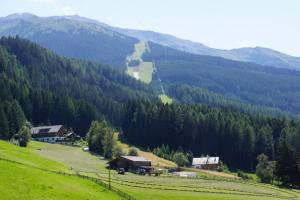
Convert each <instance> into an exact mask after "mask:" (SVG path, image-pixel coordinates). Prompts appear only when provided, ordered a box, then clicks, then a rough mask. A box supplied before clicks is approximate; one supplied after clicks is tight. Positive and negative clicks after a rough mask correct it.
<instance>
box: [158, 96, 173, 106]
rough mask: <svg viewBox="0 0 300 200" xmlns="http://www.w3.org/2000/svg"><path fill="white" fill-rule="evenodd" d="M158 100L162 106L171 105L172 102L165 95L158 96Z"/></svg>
mask: <svg viewBox="0 0 300 200" xmlns="http://www.w3.org/2000/svg"><path fill="white" fill-rule="evenodd" d="M159 98H160V100H161V101H162V102H163V103H164V104H171V103H172V102H173V100H172V99H171V98H170V97H168V96H167V95H165V94H161V95H159Z"/></svg>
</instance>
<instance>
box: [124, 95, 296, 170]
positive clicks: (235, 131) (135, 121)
mask: <svg viewBox="0 0 300 200" xmlns="http://www.w3.org/2000/svg"><path fill="white" fill-rule="evenodd" d="M126 111H127V113H126V114H125V116H126V117H125V118H124V122H123V126H122V128H123V131H124V135H125V136H126V138H128V140H129V141H130V142H132V143H133V144H135V145H138V146H142V147H144V148H150V149H153V148H155V147H157V146H163V145H164V146H166V145H167V146H169V147H170V148H171V149H172V150H175V151H176V150H177V149H178V148H182V149H183V150H184V151H186V152H192V153H193V155H194V157H197V156H201V155H206V154H208V155H211V156H213V155H216V156H220V157H221V158H222V160H223V161H224V162H225V163H228V165H229V166H230V167H231V168H232V169H244V170H254V168H255V166H256V164H257V163H256V162H257V161H256V158H257V156H258V155H259V154H261V153H264V154H265V155H267V156H268V157H269V158H270V159H271V160H274V159H276V152H277V149H278V144H279V141H281V140H284V141H287V142H288V143H289V144H291V146H292V147H293V148H294V149H295V150H296V152H297V153H298V155H300V133H299V130H300V122H299V121H298V120H293V119H288V118H286V117H272V116H267V115H260V114H249V113H247V112H239V111H236V110H234V109H230V108H227V109H226V108H210V107H208V106H206V105H184V104H172V105H168V104H167V105H165V104H162V103H159V102H157V103H153V102H143V101H134V102H130V103H128V104H127V106H126Z"/></svg>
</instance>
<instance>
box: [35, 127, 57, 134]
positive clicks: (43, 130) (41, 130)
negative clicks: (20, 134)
mask: <svg viewBox="0 0 300 200" xmlns="http://www.w3.org/2000/svg"><path fill="white" fill-rule="evenodd" d="M61 128H62V125H55V126H38V127H33V128H31V134H39V133H56V132H58V131H59V130H60V129H61Z"/></svg>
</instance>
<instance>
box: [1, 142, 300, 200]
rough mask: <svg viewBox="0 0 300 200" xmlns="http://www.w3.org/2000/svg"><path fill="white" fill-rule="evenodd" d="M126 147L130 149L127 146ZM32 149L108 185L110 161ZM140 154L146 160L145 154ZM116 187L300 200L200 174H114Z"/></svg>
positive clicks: (198, 197) (159, 195)
mask: <svg viewBox="0 0 300 200" xmlns="http://www.w3.org/2000/svg"><path fill="white" fill-rule="evenodd" d="M1 145H2V143H1ZM123 147H124V148H125V149H126V148H128V146H126V145H125V144H123ZM29 148H31V150H30V151H31V153H33V152H35V153H37V154H39V155H40V156H42V157H44V158H45V159H47V160H48V159H51V160H55V161H58V162H61V163H63V164H64V166H68V167H67V168H64V167H62V166H60V167H62V168H64V169H66V170H67V169H69V170H70V169H71V168H70V166H72V170H71V171H73V172H75V171H76V172H77V173H80V174H83V175H88V176H91V177H95V178H98V179H101V180H103V181H105V182H107V181H108V170H107V169H105V166H106V162H107V161H106V160H103V159H102V158H101V157H98V156H95V155H92V154H90V153H88V152H83V151H82V150H81V149H80V148H77V147H69V146H63V145H56V144H54V145H53V144H47V143H37V142H32V143H30V146H29ZM140 153H141V155H143V156H145V155H144V154H142V152H141V151H140ZM2 155H3V154H2ZM145 157H146V156H145ZM51 162H53V161H51ZM53 163H56V162H53ZM112 186H114V187H117V188H119V189H120V190H122V191H124V192H126V193H128V194H130V195H132V196H134V197H135V198H136V199H137V200H153V199H155V200H165V199H167V200H182V199H192V200H203V199H210V200H239V199H243V200H265V199H270V200H282V199H290V200H297V199H300V192H299V191H295V190H286V189H280V188H278V187H275V186H271V185H266V184H259V183H255V182H251V181H242V180H238V179H235V178H221V177H219V176H214V175H213V174H212V175H211V176H203V175H201V174H199V177H198V178H197V179H186V178H177V177H172V176H161V177H154V176H139V175H135V174H131V173H126V174H125V175H124V176H123V175H117V174H116V173H115V171H112ZM100 192H101V190H100ZM106 198H107V197H106ZM100 199H101V198H100ZM107 199H113V198H111V197H109V198H107Z"/></svg>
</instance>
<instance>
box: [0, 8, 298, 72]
mask: <svg viewBox="0 0 300 200" xmlns="http://www.w3.org/2000/svg"><path fill="white" fill-rule="evenodd" d="M16 34H18V35H20V36H22V37H25V38H28V39H30V40H32V41H34V42H37V43H38V44H40V45H42V46H44V47H46V48H49V49H51V50H53V51H55V52H56V53H58V54H60V55H64V56H68V57H75V58H80V59H85V60H91V61H96V62H99V63H104V64H109V65H111V66H113V67H116V68H124V67H125V59H126V57H127V56H128V55H129V54H131V53H132V52H133V50H134V44H135V43H137V41H138V40H143V41H151V42H154V43H157V44H160V45H163V46H167V47H171V48H174V49H177V50H180V51H185V52H188V53H193V54H199V55H210V56H218V57H223V58H227V59H231V60H236V61H243V62H253V63H257V64H261V65H267V66H273V67H278V68H286V69H293V70H300V58H299V57H293V56H289V55H286V54H283V53H281V52H278V51H274V50H272V49H268V48H263V47H255V48H240V49H232V50H220V49H214V48H210V47H208V46H206V45H204V44H201V43H196V42H192V41H189V40H184V39H180V38H177V37H174V36H172V35H167V34H162V33H157V32H153V31H142V30H133V29H122V28H118V27H113V26H109V25H107V24H104V23H101V22H98V21H96V20H92V19H88V18H84V17H81V16H78V15H73V16H55V17H38V16H35V15H32V14H28V13H21V14H12V15H9V16H7V17H2V18H0V36H7V35H16Z"/></svg>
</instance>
